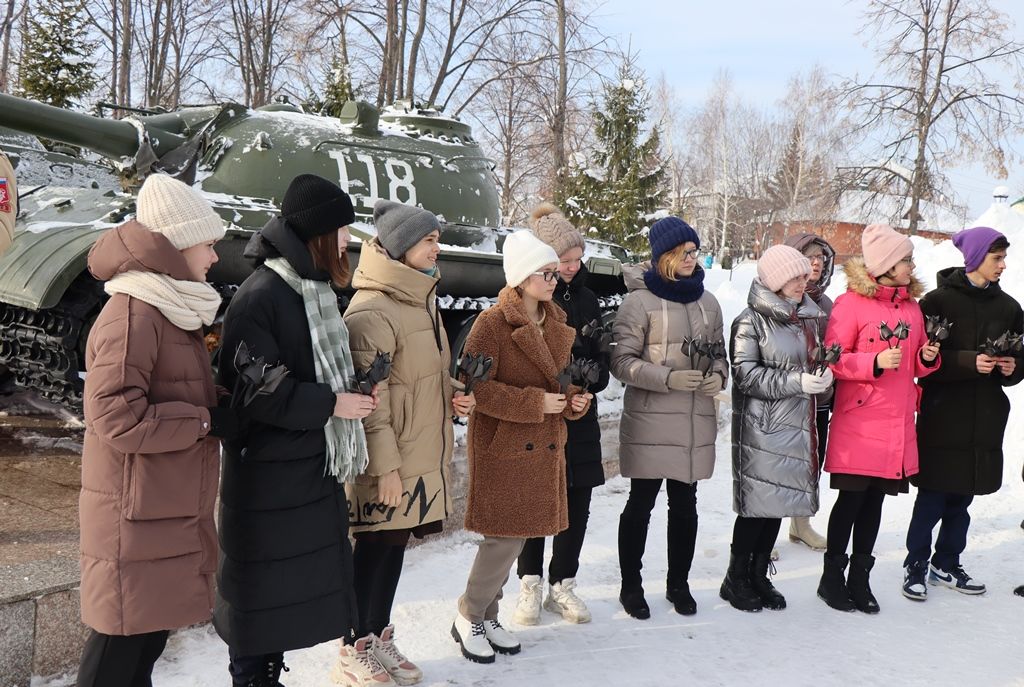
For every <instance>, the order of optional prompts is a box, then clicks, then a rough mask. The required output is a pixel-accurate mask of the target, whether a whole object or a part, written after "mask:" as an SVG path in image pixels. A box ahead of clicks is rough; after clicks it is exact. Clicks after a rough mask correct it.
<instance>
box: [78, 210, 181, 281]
mask: <svg viewBox="0 0 1024 687" xmlns="http://www.w3.org/2000/svg"><path fill="white" fill-rule="evenodd" d="M88 265H89V272H90V273H91V274H92V276H94V277H96V278H97V279H99V280H100V281H108V280H110V279H113V278H114V277H115V276H117V275H118V274H123V273H124V272H153V273H155V274H166V275H167V276H169V277H170V278H171V279H178V280H180V281H195V279H194V278H193V277H192V273H191V272H190V271H189V268H188V263H187V262H185V256H184V255H182V254H181V251H179V250H178V249H177V248H175V247H174V245H173V244H172V243H171V242H170V241H169V240H168V239H167V237H166V236H164V235H163V234H158V233H157V232H155V231H150V230H149V229H147V228H146V227H145V226H144V225H142V224H141V223H139V222H136V221H134V220H133V221H131V222H126V223H125V224H122V225H121V226H119V227H115V228H113V229H111V230H109V231H107V232H105V233H104V234H103V235H102V236H100V238H99V240H98V241H97V242H96V243H94V244H93V246H92V248H91V249H90V250H89V258H88Z"/></svg>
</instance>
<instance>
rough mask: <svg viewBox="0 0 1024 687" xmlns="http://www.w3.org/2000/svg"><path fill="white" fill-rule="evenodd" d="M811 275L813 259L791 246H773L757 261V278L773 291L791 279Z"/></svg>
mask: <svg viewBox="0 0 1024 687" xmlns="http://www.w3.org/2000/svg"><path fill="white" fill-rule="evenodd" d="M810 276H811V261H810V260H808V259H807V258H805V257H804V254H803V253H801V252H800V251H798V250H797V249H796V248H792V247H791V246H772V247H771V248H769V249H768V250H766V251H765V252H764V254H763V255H761V259H760V260H758V261H757V278H758V279H760V280H761V283H762V284H764V285H765V286H767V287H768V288H769V289H771V290H772V291H778V290H779V289H781V288H782V287H783V286H785V285H786V282H788V281H789V280H790V279H796V278H797V277H804V278H808V277H810Z"/></svg>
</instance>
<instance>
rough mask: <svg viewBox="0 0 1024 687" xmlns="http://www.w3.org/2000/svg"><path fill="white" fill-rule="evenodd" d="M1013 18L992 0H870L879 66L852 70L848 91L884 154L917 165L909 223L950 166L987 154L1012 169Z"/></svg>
mask: <svg viewBox="0 0 1024 687" xmlns="http://www.w3.org/2000/svg"><path fill="white" fill-rule="evenodd" d="M1009 22H1010V19H1009V18H1008V17H1007V16H1006V15H1005V14H1004V13H1002V12H1000V11H998V10H996V9H994V8H993V7H992V5H991V3H990V2H989V1H988V0H970V1H967V0H871V1H870V2H869V4H868V9H867V11H866V14H865V25H864V28H863V32H864V33H866V34H867V35H868V36H869V37H870V40H871V41H872V43H874V44H876V45H877V46H878V48H877V57H878V74H876V75H875V76H873V77H872V78H869V79H864V80H861V79H859V78H855V79H853V80H852V81H851V82H850V83H849V84H847V86H846V95H847V96H848V97H849V98H850V101H851V103H852V105H853V107H854V108H855V110H856V112H857V114H858V119H859V122H858V123H859V128H860V130H861V131H862V132H864V133H866V134H868V135H871V136H873V137H875V138H876V139H877V140H878V141H880V142H881V148H882V151H883V160H884V162H890V161H894V162H897V163H901V164H904V165H905V166H907V167H908V168H910V169H911V172H912V175H911V179H910V183H909V185H908V186H909V187H908V189H907V195H908V197H909V199H910V209H909V217H908V221H909V228H910V231H911V232H914V231H916V229H917V227H918V224H919V221H920V205H921V202H922V201H924V200H929V199H930V197H931V194H932V193H933V192H934V190H935V188H936V187H937V186H940V185H941V184H942V177H943V174H942V171H943V169H944V167H945V166H946V165H949V164H952V163H955V162H959V161H965V160H978V159H980V160H982V161H983V162H984V163H985V164H986V166H987V167H988V168H989V169H990V171H992V172H993V173H994V174H996V175H998V176H1000V177H1004V178H1005V176H1006V173H1007V170H1006V163H1007V161H1008V160H1010V159H1012V158H1013V157H1014V152H1013V151H1011V150H1010V149H1009V146H1010V141H1011V140H1012V137H1013V136H1014V135H1015V134H1016V133H1019V132H1021V131H1022V130H1024V98H1022V96H1021V95H1020V84H1021V83H1022V81H1024V43H1021V42H1020V41H1017V40H1014V39H1013V36H1012V33H1011V30H1010V23H1009ZM884 162H883V165H884Z"/></svg>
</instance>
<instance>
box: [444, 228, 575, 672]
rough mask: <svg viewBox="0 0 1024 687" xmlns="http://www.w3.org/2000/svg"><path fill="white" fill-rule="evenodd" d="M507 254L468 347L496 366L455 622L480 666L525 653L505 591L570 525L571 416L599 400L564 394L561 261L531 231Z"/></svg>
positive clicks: (479, 439)
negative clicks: (505, 619)
mask: <svg viewBox="0 0 1024 687" xmlns="http://www.w3.org/2000/svg"><path fill="white" fill-rule="evenodd" d="M502 254H503V265H504V269H505V280H506V283H507V286H506V287H505V288H504V289H502V290H501V293H500V294H498V304H497V305H496V306H494V307H492V308H490V309H489V310H487V311H485V312H483V313H481V314H480V316H479V317H478V318H477V320H476V322H475V323H474V324H473V329H472V330H471V331H470V334H469V339H468V340H467V341H466V352H467V353H470V354H482V355H484V356H488V357H490V358H491V359H492V360H493V362H492V366H491V374H490V378H489V380H488V381H485V382H481V383H479V384H477V386H476V387H475V389H474V391H475V396H476V401H477V405H476V410H475V412H474V413H473V415H472V416H471V417H470V421H469V499H468V505H467V512H466V528H467V529H469V530H472V531H474V532H479V533H480V534H482V535H484V539H483V541H481V542H480V548H479V550H478V551H477V555H476V560H475V561H474V562H473V568H472V570H470V573H469V580H468V581H467V583H466V592H465V593H464V594H463V595H462V596H461V597H460V598H459V612H458V614H457V615H456V617H455V622H454V623H453V624H452V637H453V638H454V639H455V641H456V642H458V643H459V644H460V645H461V647H462V654H463V655H464V656H465V657H466V658H468V659H469V660H471V661H476V662H478V663H492V662H493V661H494V652H495V651H497V652H499V653H504V654H515V653H518V652H519V650H520V645H519V641H518V640H517V639H516V638H515V637H514V636H513V635H512V634H511V633H510V632H508V631H507V630H505V629H504V628H503V627H502V626H501V624H500V623H499V622H498V602H499V600H500V599H501V596H502V587H503V586H504V585H505V582H506V580H508V575H509V570H510V568H511V566H512V564H513V562H515V560H516V558H518V557H519V553H520V552H521V551H522V548H523V544H524V543H525V541H526V539H527V538H528V537H545V536H551V535H555V534H558V533H559V532H561V531H562V530H564V529H565V528H566V527H567V526H568V514H567V507H566V477H565V457H564V447H565V440H566V426H565V419H566V418H568V419H570V420H574V419H577V418H580V417H582V416H583V415H584V414H585V413H586V412H587V409H588V408H589V406H590V398H591V395H590V394H579V393H575V392H576V391H577V390H576V389H573V388H570V389H569V393H568V397H569V398H568V399H567V398H566V394H562V393H561V389H560V384H559V375H560V373H561V372H562V370H563V369H565V367H566V366H567V365H568V364H569V361H570V353H571V350H572V344H573V340H574V339H575V337H576V332H575V330H573V328H572V327H569V326H567V325H566V324H565V312H564V311H563V310H562V309H561V308H559V307H558V306H557V305H555V304H553V303H552V302H551V297H552V296H553V295H554V291H555V286H556V283H557V277H558V255H557V254H556V253H555V251H554V249H553V248H551V246H549V245H547V244H546V243H543V242H542V241H540V240H539V239H538V238H537V237H536V236H534V235H533V234H531V233H530V232H528V231H520V232H516V233H515V234H512V235H511V236H509V237H508V238H507V239H506V240H505V245H504V247H503V249H502Z"/></svg>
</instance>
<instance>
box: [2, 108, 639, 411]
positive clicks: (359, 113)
mask: <svg viewBox="0 0 1024 687" xmlns="http://www.w3.org/2000/svg"><path fill="white" fill-rule="evenodd" d="M32 137H40V138H42V139H46V140H48V141H58V142H61V143H64V144H67V145H69V146H74V147H76V148H78V149H80V150H81V152H79V151H76V150H75V149H74V148H70V149H67V150H62V151H57V150H46V149H45V148H43V147H42V146H40V145H39V143H38V141H36V140H35V139H34V138H32ZM0 148H2V149H4V150H5V151H7V152H8V153H10V154H11V157H12V160H13V161H14V162H15V164H16V173H17V175H18V179H19V182H20V195H21V203H20V207H21V212H20V214H19V217H18V222H17V225H16V230H15V237H14V243H13V245H12V246H11V248H10V250H9V251H8V253H7V254H5V255H4V256H3V257H2V258H0V364H3V365H6V366H7V368H8V369H9V370H10V372H11V373H12V374H13V375H14V376H15V379H16V380H17V381H18V383H20V384H22V385H25V386H29V387H33V388H35V389H37V390H39V391H40V392H41V393H42V394H43V395H44V396H47V397H49V398H51V399H52V400H55V401H58V402H61V403H64V404H65V405H69V406H72V407H76V406H78V405H79V404H80V402H81V388H82V373H83V370H82V368H83V363H82V361H83V360H84V356H83V353H84V342H85V337H86V336H87V334H88V327H89V323H90V322H91V320H92V319H93V318H94V317H95V314H96V312H98V310H99V308H100V306H101V305H102V302H103V299H104V295H103V291H102V289H101V288H100V285H99V284H98V283H97V282H96V281H95V280H94V279H92V277H91V276H90V275H89V274H88V271H87V270H86V267H85V262H86V257H87V254H88V251H89V248H90V247H91V246H92V244H93V242H95V240H96V238H97V236H98V235H99V234H100V233H101V232H102V231H104V230H105V229H107V228H109V227H112V226H116V225H117V224H118V223H120V222H122V221H124V220H125V219H126V218H128V217H130V216H131V215H133V214H134V193H135V191H136V190H137V189H138V187H139V185H140V184H141V181H142V180H143V179H144V178H145V177H146V176H147V175H149V174H152V173H154V172H162V173H167V174H171V175H172V176H175V177H177V178H179V179H182V180H183V181H186V182H189V183H192V184H193V185H194V186H196V187H197V188H199V189H201V190H202V191H203V192H204V194H205V195H206V197H207V198H208V199H209V200H210V201H211V203H212V204H213V205H214V208H215V210H216V211H217V212H218V213H219V214H220V215H221V217H222V218H223V219H224V220H225V223H226V224H227V225H228V233H227V237H226V239H225V240H223V241H221V242H220V243H218V245H217V252H218V254H219V255H220V258H221V259H220V262H218V263H217V264H216V265H215V266H214V268H213V269H212V270H211V272H210V274H209V279H210V281H211V282H212V283H214V284H215V285H216V286H217V287H218V288H220V289H221V291H222V293H223V294H224V295H225V299H229V298H230V296H231V294H232V293H233V290H234V287H235V286H237V285H238V284H239V283H241V281H242V280H244V279H245V277H246V276H247V275H248V274H249V273H250V272H251V270H252V266H251V264H249V262H248V261H247V260H244V259H243V258H242V250H243V249H244V246H245V244H246V243H247V242H248V240H249V238H250V237H251V235H252V233H253V232H254V231H256V230H258V229H259V228H260V227H262V226H263V224H265V223H266V221H267V220H268V219H269V218H270V217H272V216H274V215H275V214H276V213H277V212H278V204H279V203H280V200H281V198H282V196H283V195H284V191H285V189H286V188H287V186H288V184H289V182H290V181H291V180H292V179H293V178H294V177H295V176H297V175H299V174H303V173H312V174H318V175H320V176H323V177H326V178H328V179H332V180H334V181H337V182H338V184H339V185H340V186H341V187H342V188H344V189H346V190H347V191H348V192H349V194H350V195H351V196H352V198H353V203H354V206H355V210H356V214H357V216H358V218H359V219H360V221H359V222H357V223H356V225H355V226H354V227H353V235H354V236H355V237H356V238H357V239H363V240H365V239H368V238H369V237H371V236H373V234H374V231H373V227H372V224H371V223H370V217H371V216H372V209H373V205H374V203H376V201H377V200H378V199H381V198H384V199H388V200H394V201H398V202H403V203H409V204H413V205H419V206H422V207H424V208H426V209H428V210H430V211H431V212H434V213H436V214H437V215H439V217H441V219H442V220H443V224H442V226H443V228H442V237H441V241H442V244H443V248H442V254H441V256H440V260H439V264H440V268H441V272H442V275H443V278H442V283H441V285H440V289H439V295H440V304H441V308H442V315H443V317H444V318H445V325H446V328H447V329H448V332H449V334H450V335H451V336H452V338H453V339H454V342H453V345H454V346H455V350H460V347H461V342H462V341H463V340H464V339H465V335H466V334H467V333H468V327H469V324H470V323H471V322H472V319H473V317H474V316H475V314H476V313H477V312H478V311H480V310H482V309H483V308H486V307H487V306H488V305H490V303H491V302H493V299H494V297H495V296H496V295H497V292H498V291H499V290H500V288H501V287H502V286H503V285H504V275H503V271H502V269H501V256H500V249H501V245H502V243H503V241H504V237H505V236H506V235H507V234H508V233H509V232H510V231H511V229H509V228H502V227H500V220H501V217H500V206H499V201H498V194H497V190H496V185H495V182H494V178H493V174H492V167H493V164H492V162H491V161H490V160H489V159H487V158H486V157H485V156H484V154H483V152H482V151H481V149H480V146H479V145H478V143H477V142H476V140H475V139H474V138H473V135H472V130H471V129H470V127H469V126H468V125H467V124H465V123H464V122H461V121H459V120H457V119H453V118H449V117H444V116H442V115H440V114H439V113H437V112H434V111H429V110H420V109H415V108H412V107H411V106H409V105H408V104H407V105H406V106H404V107H403V106H395V107H391V108H388V109H386V110H385V111H383V112H378V110H377V109H376V108H374V107H372V106H371V105H369V104H367V103H361V102H360V103H357V102H349V103H346V104H345V106H344V107H343V109H342V112H341V116H340V117H325V116H319V115H310V114H306V113H304V112H303V111H302V110H301V109H300V108H298V107H296V106H294V105H290V104H287V103H277V104H274V105H269V106H265V107H262V108H256V109H250V108H246V107H243V106H241V105H237V104H233V103H228V104H218V105H204V106H197V107H184V108H181V109H179V110H176V111H174V112H161V113H151V114H148V113H139V112H133V113H132V114H129V115H128V116H126V117H125V118H124V119H120V120H115V119H106V118H100V117H94V116H91V115H87V114H82V113H76V112H70V111H65V110H61V109H59V108H54V107H51V106H48V105H43V104H41V103H36V102H31V101H27V100H23V99H20V98H16V97H12V96H8V95H2V94H0ZM588 244H589V245H588V250H587V253H588V258H589V260H588V266H589V267H590V270H591V272H592V274H593V277H592V286H593V287H594V289H595V291H596V292H597V293H598V295H599V296H601V297H603V298H604V301H603V302H604V304H605V306H606V307H607V308H608V309H609V310H611V309H614V308H615V307H616V306H617V304H618V302H619V300H620V299H621V294H622V293H623V292H624V288H623V286H622V279H621V274H620V271H619V266H620V265H619V263H620V261H624V260H626V252H625V251H624V250H623V249H622V248H620V247H618V246H614V245H611V244H604V243H600V242H588ZM358 248H359V247H358V244H357V245H354V246H353V247H352V250H351V251H350V255H351V256H352V259H353V260H358V252H359V251H358ZM342 300H343V301H344V300H345V297H344V296H342ZM215 339H216V333H215V332H214V334H213V335H212V336H211V341H213V340H215Z"/></svg>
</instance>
